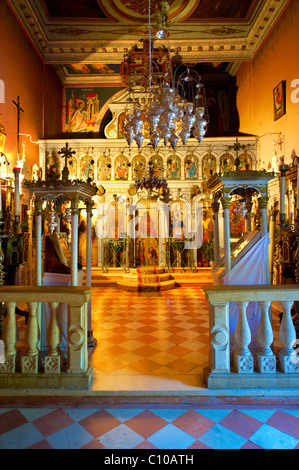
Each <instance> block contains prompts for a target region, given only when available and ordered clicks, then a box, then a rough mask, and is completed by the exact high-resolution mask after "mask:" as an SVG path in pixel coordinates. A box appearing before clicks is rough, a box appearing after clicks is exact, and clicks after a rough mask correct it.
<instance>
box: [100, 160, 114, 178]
mask: <svg viewBox="0 0 299 470" xmlns="http://www.w3.org/2000/svg"><path fill="white" fill-rule="evenodd" d="M110 179H111V159H110V158H109V157H107V156H106V155H103V156H102V157H100V158H99V160H98V180H100V181H110Z"/></svg>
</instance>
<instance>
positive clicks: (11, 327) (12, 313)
mask: <svg viewBox="0 0 299 470" xmlns="http://www.w3.org/2000/svg"><path fill="white" fill-rule="evenodd" d="M16 306H17V302H8V303H7V317H6V322H5V326H4V343H5V354H6V355H7V356H15V355H16V353H17V349H16V342H17V321H16Z"/></svg>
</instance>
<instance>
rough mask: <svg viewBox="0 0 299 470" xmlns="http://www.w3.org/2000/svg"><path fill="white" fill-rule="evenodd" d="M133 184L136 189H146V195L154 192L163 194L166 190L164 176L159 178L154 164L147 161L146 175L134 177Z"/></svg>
mask: <svg viewBox="0 0 299 470" xmlns="http://www.w3.org/2000/svg"><path fill="white" fill-rule="evenodd" d="M134 186H135V188H136V190H137V192H138V191H142V190H144V189H145V190H146V192H147V194H148V196H151V195H152V194H153V193H154V192H158V193H160V194H163V193H165V192H166V190H167V181H166V179H165V178H160V177H159V176H157V174H156V166H155V165H154V164H153V163H152V162H149V164H148V170H147V175H146V176H145V177H144V178H142V179H139V178H136V179H135V181H134Z"/></svg>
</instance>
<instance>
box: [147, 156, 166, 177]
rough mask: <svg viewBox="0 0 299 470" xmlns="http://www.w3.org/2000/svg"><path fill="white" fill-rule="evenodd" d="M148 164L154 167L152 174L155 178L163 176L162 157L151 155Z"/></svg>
mask: <svg viewBox="0 0 299 470" xmlns="http://www.w3.org/2000/svg"><path fill="white" fill-rule="evenodd" d="M150 164H151V165H152V166H153V168H154V176H156V178H159V177H162V176H163V159H162V157H159V156H157V157H152V158H151V159H150Z"/></svg>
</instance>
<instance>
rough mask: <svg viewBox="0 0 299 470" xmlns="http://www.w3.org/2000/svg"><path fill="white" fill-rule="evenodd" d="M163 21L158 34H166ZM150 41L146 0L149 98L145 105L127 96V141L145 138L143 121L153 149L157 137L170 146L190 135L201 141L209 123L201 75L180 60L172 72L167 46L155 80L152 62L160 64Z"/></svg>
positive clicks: (139, 145)
mask: <svg viewBox="0 0 299 470" xmlns="http://www.w3.org/2000/svg"><path fill="white" fill-rule="evenodd" d="M160 3H163V4H165V3H167V2H158V6H159V5H160ZM164 6H165V5H164ZM164 13H165V12H164ZM165 24H166V20H165V19H164V24H163V25H162V28H161V29H160V31H158V33H157V36H158V38H168V37H169V33H168V31H167V29H166V27H165ZM152 44H153V41H152V38H151V3H150V0H149V41H148V49H149V50H148V56H149V64H148V83H147V84H146V83H145V84H143V86H144V90H145V91H146V92H147V93H148V95H149V98H148V103H147V106H145V107H144V106H143V105H142V104H141V103H140V100H139V99H136V98H135V99H133V98H132V96H131V95H130V96H129V98H128V104H129V106H128V107H129V108H130V111H129V112H128V113H127V115H126V123H125V126H124V134H125V137H126V140H127V143H128V145H129V146H130V145H131V144H132V143H133V141H135V142H136V144H137V146H138V148H139V149H140V147H141V145H142V143H143V141H144V139H145V135H144V133H145V130H144V127H145V124H147V128H148V129H147V131H148V133H149V140H150V142H151V144H152V147H153V149H154V150H155V149H156V148H157V145H158V144H159V142H160V141H162V142H163V143H164V145H165V146H166V145H167V144H168V143H169V144H170V146H171V148H172V149H174V150H175V148H176V146H177V143H178V141H179V139H181V142H182V144H183V145H186V143H187V141H188V139H189V138H190V137H191V136H193V137H195V138H196V139H197V140H198V142H199V143H200V142H201V141H202V138H203V137H204V136H205V134H206V126H207V124H208V119H207V118H206V116H205V114H206V100H205V93H204V86H203V84H201V77H200V76H199V75H198V73H197V72H196V71H195V70H190V68H189V67H188V66H187V65H185V64H182V63H181V64H179V65H178V66H177V67H176V69H175V71H174V72H173V70H172V62H171V60H170V48H169V47H168V49H167V50H168V58H167V60H166V63H165V64H164V71H163V73H158V74H156V75H157V80H156V81H155V82H154V81H153V65H154V66H155V68H156V70H158V71H159V65H158V64H156V63H154V62H153V60H152V47H153V46H152ZM145 75H146V73H145ZM143 78H144V77H143ZM133 85H134V86H135V88H136V89H139V90H140V84H139V87H138V86H137V85H138V82H137V81H135V82H134V83H133ZM132 90H133V92H134V87H133V88H132V87H130V88H129V91H131V92H132ZM144 120H145V122H144Z"/></svg>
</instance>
